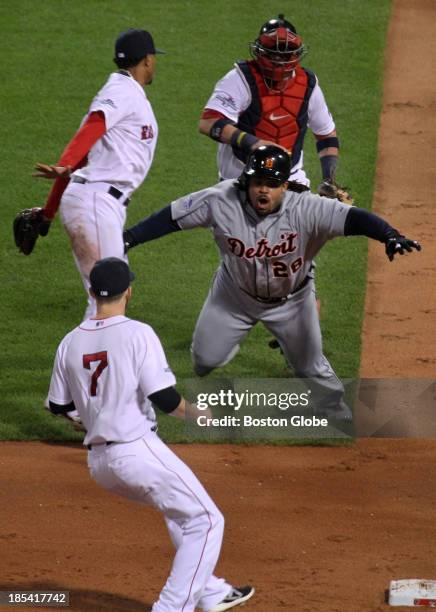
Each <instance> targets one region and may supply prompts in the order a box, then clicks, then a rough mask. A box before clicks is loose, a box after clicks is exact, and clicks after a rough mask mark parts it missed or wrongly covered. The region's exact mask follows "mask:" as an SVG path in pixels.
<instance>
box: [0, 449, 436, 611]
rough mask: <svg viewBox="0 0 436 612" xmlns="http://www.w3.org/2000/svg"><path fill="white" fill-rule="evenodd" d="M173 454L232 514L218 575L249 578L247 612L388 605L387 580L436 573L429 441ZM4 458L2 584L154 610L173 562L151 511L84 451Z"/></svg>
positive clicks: (84, 606)
mask: <svg viewBox="0 0 436 612" xmlns="http://www.w3.org/2000/svg"><path fill="white" fill-rule="evenodd" d="M173 448H174V449H175V451H176V452H177V453H178V454H179V455H180V456H181V457H182V458H183V459H184V460H185V461H186V462H187V463H188V464H189V465H190V466H191V467H192V468H193V469H194V471H195V472H196V473H197V474H198V476H199V477H200V479H201V480H202V482H203V483H204V484H205V486H206V487H207V489H208V491H209V492H210V494H211V495H212V497H213V498H214V499H215V501H216V502H217V503H218V505H219V506H220V508H221V510H222V511H223V512H224V515H225V516H226V519H227V524H226V532H225V543H224V547H223V552H222V555H221V560H220V562H219V566H218V568H217V574H218V575H223V576H226V577H227V578H228V579H229V580H230V581H233V582H234V583H236V584H243V583H246V582H250V583H252V584H254V585H255V586H256V588H257V594H256V596H255V598H254V599H253V600H252V601H251V602H250V604H249V605H248V604H247V607H246V610H247V612H248V610H253V611H254V610H258V611H262V612H274V611H275V610H277V611H282V610H283V611H285V610H286V611H288V610H289V611H290V610H292V611H295V612H316V611H322V612H363V611H365V612H366V611H368V612H369V611H371V612H382V611H383V610H385V609H386V606H385V605H384V604H383V593H384V589H386V588H387V586H388V584H389V580H390V579H392V577H396V578H401V577H417V576H419V577H425V576H427V577H431V576H433V577H434V571H435V570H434V540H435V538H436V522H435V521H434V508H435V507H436V490H435V487H434V482H433V480H434V473H435V463H436V462H435V457H436V441H432V442H424V443H422V442H418V441H414V440H409V441H389V440H367V441H360V442H358V444H357V445H356V446H355V447H352V448H313V447H300V448H297V447H294V448H271V447H269V448H268V447H267V448H265V447H239V446H217V445H213V446H211V445H208V446H203V445H195V446H190V447H186V446H175V447H173ZM0 463H1V467H2V472H3V473H4V474H6V475H7V476H6V483H5V484H6V486H5V489H4V490H3V491H2V497H3V496H4V497H6V499H2V503H1V506H0V508H1V510H0V519H1V522H0V543H1V557H0V559H1V561H0V564H1V566H2V571H1V585H0V590H8V589H15V590H16V589H20V588H22V589H37V588H41V589H52V590H55V589H65V590H69V591H70V594H71V595H70V596H71V604H72V605H71V607H70V609H71V610H77V611H79V610H80V611H81V612H94V611H95V612H97V611H100V610H113V611H120V612H121V611H132V612H133V611H137V612H140V611H142V612H144V610H147V609H148V607H147V606H149V605H150V604H151V603H152V602H153V600H154V598H155V597H156V596H157V593H158V592H159V589H160V587H161V586H162V585H163V583H164V581H165V580H166V574H167V571H168V569H169V566H170V560H171V556H172V549H171V544H170V541H169V538H168V536H167V533H166V530H165V527H164V522H163V519H162V517H161V515H160V514H159V513H158V512H156V511H154V510H152V509H150V508H147V507H143V506H140V505H138V504H135V503H133V502H129V501H125V500H123V499H121V498H117V497H115V496H114V495H111V494H109V493H107V492H105V491H103V490H102V489H100V488H99V487H98V486H97V485H95V484H94V483H93V482H92V481H91V480H90V478H89V476H88V472H87V468H86V451H85V450H83V449H82V448H79V447H67V446H59V445H49V444H44V443H4V444H2V445H1V446H0ZM411 573H412V574H413V576H411ZM47 609H48V608H47Z"/></svg>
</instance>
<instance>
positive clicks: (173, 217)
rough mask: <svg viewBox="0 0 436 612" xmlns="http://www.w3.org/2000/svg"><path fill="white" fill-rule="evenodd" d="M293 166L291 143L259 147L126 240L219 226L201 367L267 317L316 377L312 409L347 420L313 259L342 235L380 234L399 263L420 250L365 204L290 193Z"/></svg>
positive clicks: (301, 368) (221, 361)
mask: <svg viewBox="0 0 436 612" xmlns="http://www.w3.org/2000/svg"><path fill="white" fill-rule="evenodd" d="M290 164H291V158H290V156H289V155H288V154H287V153H286V152H285V151H283V149H281V148H279V147H277V146H275V145H271V146H262V147H259V148H258V149H256V150H255V151H254V152H253V153H252V154H251V156H250V157H249V159H248V162H247V164H246V166H245V169H244V171H243V173H242V175H241V177H240V178H239V180H238V181H234V180H231V179H229V180H226V181H222V182H220V183H218V184H217V185H214V186H213V187H209V188H208V189H203V190H201V191H198V192H196V193H191V194H189V195H186V196H183V197H182V198H179V199H177V200H175V201H174V202H172V203H171V204H170V205H169V206H167V207H166V208H163V209H162V210H161V211H159V212H157V213H155V214H154V215H152V216H151V217H149V218H147V219H145V220H143V221H141V222H140V223H138V224H137V225H135V226H134V227H131V228H130V229H128V230H126V232H125V233H124V240H125V244H126V248H127V249H129V248H131V247H133V246H135V245H137V244H140V243H142V242H146V241H148V240H152V239H153V238H158V237H159V236H162V235H164V234H167V233H169V232H171V231H176V230H181V229H191V228H194V227H207V228H210V229H212V232H213V235H214V238H215V242H216V243H217V245H218V247H219V250H220V253H221V265H220V266H219V268H218V271H217V273H216V275H215V277H214V280H213V283H212V287H211V289H210V292H209V295H208V297H207V299H206V302H205V303H204V306H203V308H202V310H201V313H200V316H199V318H198V321H197V324H196V327H195V331H194V337H193V342H192V357H193V363H194V369H195V372H196V373H197V374H198V375H199V376H204V375H206V374H208V373H209V372H211V371H212V370H213V369H214V368H217V367H220V366H223V365H225V364H227V363H228V362H229V361H230V360H231V359H232V358H233V357H234V355H235V354H236V352H237V351H238V349H239V345H240V343H241V341H242V340H243V338H244V336H245V335H246V334H247V332H248V331H249V330H250V329H251V328H252V327H253V326H254V325H255V324H256V323H257V322H258V321H261V322H262V323H263V324H264V325H265V326H266V327H267V328H268V330H269V331H270V332H271V333H272V334H273V335H274V336H275V337H276V338H277V340H278V342H279V344H280V347H281V349H282V351H283V353H284V356H285V358H286V360H287V362H288V364H289V365H290V366H292V367H293V369H294V371H295V374H296V375H297V376H298V377H301V378H306V379H308V380H307V383H308V385H309V388H310V389H311V391H312V400H313V405H314V409H316V411H317V412H319V413H325V414H327V416H330V417H336V418H338V419H349V418H351V413H350V411H349V408H348V407H347V406H346V405H345V403H344V402H343V392H344V389H343V385H342V383H341V381H340V380H339V379H338V377H337V376H336V374H335V373H334V371H333V369H332V367H331V365H330V363H329V362H328V360H327V359H326V357H325V356H324V354H323V350H322V339H321V329H320V323H319V318H318V315H317V309H316V300H315V288H314V281H313V278H312V274H311V266H312V260H313V258H314V257H315V256H316V255H317V253H318V252H319V251H320V249H321V248H322V246H323V245H324V244H325V243H326V242H327V240H330V239H332V238H335V237H337V236H344V235H345V236H352V235H365V236H368V237H369V238H373V239H375V240H380V241H381V242H383V243H384V244H385V246H386V254H387V255H388V257H389V259H391V260H392V259H393V258H394V256H395V254H396V253H400V254H403V253H404V251H412V250H413V249H416V250H418V251H419V250H420V249H421V247H420V245H419V244H418V243H417V242H416V241H414V240H409V239H407V238H405V237H404V236H402V235H401V234H400V232H398V231H397V230H395V229H394V228H393V227H391V226H390V225H389V224H388V223H387V222H386V221H384V220H383V219H381V218H380V217H378V216H377V215H374V214H372V213H370V212H367V211H366V210H363V209H359V208H356V207H350V206H348V205H345V204H343V203H341V202H339V201H338V200H334V199H330V198H326V197H322V196H319V195H314V194H312V193H310V192H308V191H306V192H303V193H296V192H293V191H288V190H287V186H288V183H287V181H288V177H289V171H290Z"/></svg>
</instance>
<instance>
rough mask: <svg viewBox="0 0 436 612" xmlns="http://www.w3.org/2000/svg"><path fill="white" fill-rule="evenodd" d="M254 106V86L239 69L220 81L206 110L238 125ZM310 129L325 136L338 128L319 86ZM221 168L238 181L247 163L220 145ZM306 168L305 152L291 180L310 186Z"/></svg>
mask: <svg viewBox="0 0 436 612" xmlns="http://www.w3.org/2000/svg"><path fill="white" fill-rule="evenodd" d="M250 104H251V91H250V87H249V85H248V83H247V81H246V79H245V77H244V75H243V73H242V71H241V69H240V68H239V66H238V65H237V64H235V68H233V69H232V70H230V71H229V72H228V73H227V74H226V75H225V76H224V77H223V78H222V79H220V80H219V81H218V83H217V84H216V86H215V89H214V91H213V93H212V95H211V97H210V98H209V100H208V101H207V103H206V105H205V108H209V109H211V110H216V111H218V112H219V113H222V114H223V115H225V116H226V117H227V118H228V119H231V120H232V121H234V122H235V123H236V122H237V121H238V118H239V116H240V115H241V114H242V113H243V112H244V111H245V110H246V109H247V108H248V107H249V106H250ZM307 125H308V127H309V128H310V129H311V130H312V132H313V133H314V134H318V135H319V136H325V135H326V134H330V132H332V131H333V130H334V129H335V123H334V121H333V118H332V116H331V114H330V112H329V109H328V108H327V104H326V101H325V98H324V94H323V92H322V90H321V88H320V86H319V84H318V81H317V83H316V85H315V87H314V89H313V92H312V95H311V96H310V99H309V105H308V122H307ZM218 168H219V173H220V176H221V178H224V179H229V178H237V177H239V176H240V175H241V172H242V170H243V168H244V165H243V163H242V162H241V161H240V160H239V159H237V157H235V156H234V155H233V151H232V147H231V146H230V145H226V144H222V143H221V144H220V145H219V147H218ZM302 168H303V153H302V154H301V156H300V159H299V160H298V162H297V163H296V164H295V166H294V167H293V168H292V169H291V173H292V176H291V179H292V180H293V181H301V182H302V183H308V181H307V180H306V179H305V174H304V172H303V170H302Z"/></svg>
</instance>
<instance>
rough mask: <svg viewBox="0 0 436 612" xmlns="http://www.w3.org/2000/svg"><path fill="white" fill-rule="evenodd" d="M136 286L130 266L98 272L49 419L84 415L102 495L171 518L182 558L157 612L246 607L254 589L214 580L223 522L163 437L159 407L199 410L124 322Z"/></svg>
mask: <svg viewBox="0 0 436 612" xmlns="http://www.w3.org/2000/svg"><path fill="white" fill-rule="evenodd" d="M132 279H133V275H132V274H131V272H130V270H129V267H128V265H127V263H125V262H124V261H122V260H120V259H117V258H115V257H110V258H106V259H103V260H100V261H98V262H97V263H96V264H95V265H94V267H93V268H92V270H91V273H90V282H91V291H92V293H93V296H94V297H95V298H96V301H97V315H96V316H95V317H94V318H92V319H87V320H86V321H84V322H83V323H82V324H81V325H80V326H79V327H76V329H74V330H73V331H72V332H70V333H69V334H68V335H67V336H65V338H64V339H63V340H62V342H61V343H60V345H59V348H58V350H57V353H56V359H55V365H54V369H53V374H52V379H51V384H50V391H49V401H50V409H51V411H52V412H54V413H55V414H63V413H66V412H69V411H71V410H74V409H75V408H76V409H77V410H78V412H79V415H80V418H81V420H82V422H83V424H84V426H85V428H86V430H87V433H86V436H85V440H84V444H85V446H87V448H88V450H89V453H88V466H89V469H90V473H91V476H92V478H93V479H94V480H95V481H96V482H97V483H98V484H99V485H101V486H102V487H104V488H106V489H108V490H110V491H112V492H113V493H117V494H119V495H122V496H124V497H127V498H129V499H134V500H137V501H139V502H141V503H144V504H149V505H152V506H154V507H156V508H157V509H159V510H160V511H161V512H162V513H163V514H164V516H165V520H166V524H167V527H168V530H169V533H170V537H171V539H172V541H173V543H174V545H175V547H176V549H177V554H176V556H175V558H174V562H173V566H172V569H171V573H170V576H169V578H168V580H167V582H166V584H165V586H164V587H163V589H162V591H161V593H160V596H159V598H158V600H157V601H156V602H155V604H154V605H153V608H152V612H171V611H174V610H180V611H181V610H184V611H185V612H194V609H195V608H196V606H198V607H199V608H201V609H202V610H204V611H208V612H220V611H223V610H227V609H230V608H233V607H234V606H237V605H239V604H242V603H245V601H247V600H248V599H249V598H250V597H251V596H252V595H253V594H254V589H253V588H252V587H249V586H247V587H239V588H233V587H232V586H231V585H230V584H228V583H227V582H226V581H225V580H224V579H222V578H217V577H215V576H214V575H213V570H214V568H215V565H216V562H217V560H218V556H219V553H220V548H221V542H222V536H223V529H224V519H223V516H222V514H221V512H220V511H219V510H218V508H217V507H216V505H215V504H214V502H213V501H212V499H211V498H210V497H209V495H208V494H207V492H206V491H205V489H204V488H203V486H202V485H201V483H200V482H199V480H198V479H197V478H196V476H195V475H194V474H193V473H192V472H191V470H190V469H189V468H188V467H187V466H186V465H185V464H184V463H183V462H182V461H181V460H180V459H179V458H178V457H177V456H176V455H175V454H174V453H173V452H172V451H171V450H170V449H169V448H168V447H167V446H166V445H165V444H164V443H163V442H162V441H161V440H160V438H159V437H158V435H157V433H156V430H157V423H156V415H155V412H154V409H153V407H152V403H153V404H155V405H156V406H157V407H158V408H159V409H161V410H163V411H164V412H166V413H169V414H171V415H174V416H178V417H185V416H186V417H189V416H190V415H191V416H195V410H194V408H193V407H192V406H190V405H189V404H188V403H187V402H185V400H184V399H183V398H182V397H181V396H180V395H179V393H178V392H177V391H176V389H175V387H174V384H175V382H176V380H175V377H174V374H173V373H172V371H171V369H170V368H169V366H168V363H167V360H166V357H165V354H164V351H163V348H162V346H161V343H160V341H159V338H158V337H157V336H156V334H155V333H154V331H153V330H152V328H151V327H150V326H149V325H145V324H144V323H140V322H139V321H134V320H132V319H129V318H128V317H126V316H125V308H126V305H127V303H128V301H129V300H130V297H131V288H130V281H131V280H132Z"/></svg>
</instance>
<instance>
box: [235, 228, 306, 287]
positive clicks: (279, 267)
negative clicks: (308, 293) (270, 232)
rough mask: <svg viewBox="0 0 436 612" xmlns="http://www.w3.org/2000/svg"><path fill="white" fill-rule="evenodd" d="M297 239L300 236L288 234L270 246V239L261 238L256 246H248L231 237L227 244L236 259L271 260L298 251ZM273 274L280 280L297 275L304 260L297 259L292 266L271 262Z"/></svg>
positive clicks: (282, 235) (281, 236)
mask: <svg viewBox="0 0 436 612" xmlns="http://www.w3.org/2000/svg"><path fill="white" fill-rule="evenodd" d="M297 237H298V234H296V233H293V232H289V233H288V234H281V235H280V238H281V242H278V243H277V244H273V245H270V244H269V241H268V238H261V239H260V240H258V241H257V242H256V245H255V246H254V247H253V246H247V245H246V244H245V243H244V242H243V240H241V239H240V238H234V237H233V236H230V237H229V238H227V243H228V245H229V248H230V252H231V253H232V254H233V255H235V256H236V257H240V258H244V259H254V258H259V259H262V258H265V259H271V258H276V257H280V255H288V254H289V253H294V252H295V251H296V250H297ZM271 265H272V269H273V274H274V276H276V277H278V278H284V277H287V276H289V273H290V272H292V273H294V274H295V273H296V272H298V270H299V269H300V268H301V266H302V265H303V258H302V257H297V259H295V260H294V261H293V262H292V263H291V264H290V265H288V264H286V263H284V262H283V261H272V262H271Z"/></svg>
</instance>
